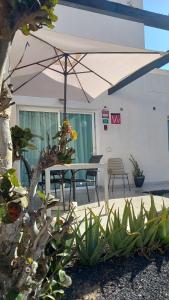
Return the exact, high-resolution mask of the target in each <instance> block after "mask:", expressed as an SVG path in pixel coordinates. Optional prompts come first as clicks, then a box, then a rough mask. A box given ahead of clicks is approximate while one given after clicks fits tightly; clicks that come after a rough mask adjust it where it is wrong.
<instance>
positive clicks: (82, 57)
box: [68, 53, 87, 74]
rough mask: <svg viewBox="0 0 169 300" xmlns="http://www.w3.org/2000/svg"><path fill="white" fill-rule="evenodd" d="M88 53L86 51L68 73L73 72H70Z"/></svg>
mask: <svg viewBox="0 0 169 300" xmlns="http://www.w3.org/2000/svg"><path fill="white" fill-rule="evenodd" d="M86 55H87V53H85V54H84V55H83V56H82V57H81V58H80V59H79V60H78V61H77V62H76V63H75V65H74V66H72V65H71V66H72V67H71V68H70V70H69V71H68V74H71V73H70V72H71V71H72V70H73V69H74V68H75V67H76V66H77V65H78V63H79V62H80V61H82V59H83V58H85V56H86Z"/></svg>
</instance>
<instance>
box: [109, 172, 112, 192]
mask: <svg viewBox="0 0 169 300" xmlns="http://www.w3.org/2000/svg"><path fill="white" fill-rule="evenodd" d="M111 176H112V175H109V183H108V189H109V188H110V181H111Z"/></svg>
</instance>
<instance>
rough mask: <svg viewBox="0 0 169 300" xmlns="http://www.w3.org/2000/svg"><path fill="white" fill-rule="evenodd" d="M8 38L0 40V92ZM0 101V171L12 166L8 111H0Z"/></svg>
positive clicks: (8, 42) (2, 171) (8, 44)
mask: <svg viewBox="0 0 169 300" xmlns="http://www.w3.org/2000/svg"><path fill="white" fill-rule="evenodd" d="M9 46H10V41H9V40H3V39H2V40H0V94H1V91H2V83H3V80H4V74H5V68H6V63H7V55H8V49H9ZM1 105H2V103H1V101H0V173H4V172H5V171H6V170H8V169H10V168H12V141H11V133H10V126H9V112H6V113H4V112H1Z"/></svg>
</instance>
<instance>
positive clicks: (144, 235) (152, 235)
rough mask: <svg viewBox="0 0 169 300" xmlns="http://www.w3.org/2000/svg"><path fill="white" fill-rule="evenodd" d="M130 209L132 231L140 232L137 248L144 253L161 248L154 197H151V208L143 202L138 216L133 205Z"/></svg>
mask: <svg viewBox="0 0 169 300" xmlns="http://www.w3.org/2000/svg"><path fill="white" fill-rule="evenodd" d="M130 205H131V209H130V210H129V226H130V231H131V232H136V231H137V232H138V233H139V237H138V239H137V241H136V245H135V246H136V250H137V251H140V252H141V253H142V254H145V255H146V253H150V252H151V250H155V249H158V248H159V242H158V238H157V231H158V225H159V216H158V213H157V210H156V207H155V203H154V198H153V197H151V205H150V209H149V210H146V209H145V207H144V204H143V202H141V207H140V212H139V214H138V215H137V216H136V215H135V212H134V208H133V205H132V204H130Z"/></svg>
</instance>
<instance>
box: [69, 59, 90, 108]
mask: <svg viewBox="0 0 169 300" xmlns="http://www.w3.org/2000/svg"><path fill="white" fill-rule="evenodd" d="M68 60H69V63H70V65H71V66H72V69H73V71H74V72H75V70H74V66H73V65H72V63H71V61H70V59H69V57H68ZM75 76H76V78H77V81H78V82H79V85H80V87H81V89H82V92H83V94H84V96H85V98H86V100H87V102H88V103H90V100H89V98H88V96H87V93H86V92H85V90H84V88H83V86H82V84H81V82H80V79H79V77H78V75H77V74H76V72H75Z"/></svg>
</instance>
